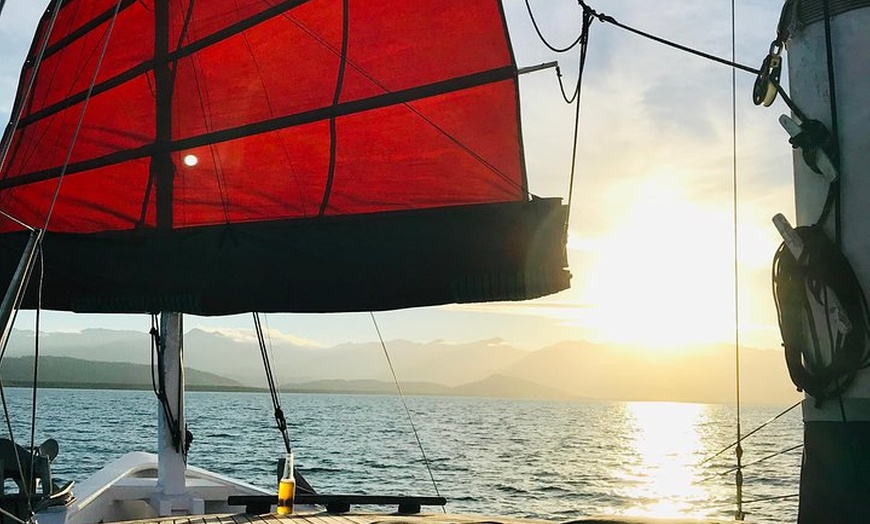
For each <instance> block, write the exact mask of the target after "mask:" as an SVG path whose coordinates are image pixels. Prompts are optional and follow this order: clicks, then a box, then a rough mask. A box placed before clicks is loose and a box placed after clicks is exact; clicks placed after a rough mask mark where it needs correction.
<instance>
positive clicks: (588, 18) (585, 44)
mask: <svg viewBox="0 0 870 524" xmlns="http://www.w3.org/2000/svg"><path fill="white" fill-rule="evenodd" d="M591 26H592V11H590V10H589V9H586V8H584V9H583V32H582V33H581V34H580V37H581V40H582V45H581V46H580V64H579V67H578V70H577V87H575V89H574V96H573V97H572V99H571V100H568V97H566V96H565V88H564V87H562V74H561V72H559V70H558V69H557V70H556V72H557V74H558V77H559V87H560V88H561V89H562V98H564V99H565V102H567V103H568V104H571V103H572V102H573V103H575V104H577V105H576V106H575V108H574V139H573V142H572V145H573V147H572V149H571V176H570V177H569V179H568V209H567V210H566V211H565V230H566V231H567V230H568V224H569V223H570V220H571V203H572V202H573V200H574V179H575V178H576V174H577V149H578V146H579V137H580V91H581V90H582V86H583V71H584V70H585V69H586V50H587V49H588V48H589V30H590V27H591Z"/></svg>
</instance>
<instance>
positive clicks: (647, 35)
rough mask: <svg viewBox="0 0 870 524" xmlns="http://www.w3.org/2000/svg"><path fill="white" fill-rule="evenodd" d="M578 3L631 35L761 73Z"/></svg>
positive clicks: (583, 3)
mask: <svg viewBox="0 0 870 524" xmlns="http://www.w3.org/2000/svg"><path fill="white" fill-rule="evenodd" d="M578 2H579V3H580V5H581V6H583V7H585V8H587V9H590V10H591V11H592V14H593V15H594V16H595V17H596V18H597V19H599V20H600V21H602V22H605V23H608V24H613V25H615V26H616V27H618V28H620V29H624V30H626V31H628V32H630V33H634V34H636V35H638V36H642V37H644V38H648V39H650V40H653V41H655V42H658V43H660V44H664V45H666V46H668V47H673V48H674V49H679V50H680V51H683V52H686V53H689V54H692V55H695V56H699V57H701V58H706V59H707V60H712V61H713V62H718V63H720V64H723V65H727V66H729V67H733V68H737V69H740V70H741V71H745V72H747V73H752V74H753V75H757V74H758V73H759V71H758V69H755V68H754V67H749V66H747V65H743V64H739V63H737V62H734V61H733V60H726V59H725V58H720V57H718V56H716V55H712V54H710V53H705V52H703V51H699V50H697V49H692V48H691V47H687V46H684V45H682V44H678V43H676V42H673V41H670V40H666V39H664V38H661V37H658V36H655V35H653V34H650V33H647V32H645V31H641V30H640V29H635V28H634V27H631V26H628V25H625V24H623V23H621V22H619V21H617V20H616V19H615V18H613V17H612V16H608V15H606V14H604V13H599V12H597V11H595V10H594V9H592V8H591V7H589V6H588V5H586V3H585V2H584V1H583V0H578Z"/></svg>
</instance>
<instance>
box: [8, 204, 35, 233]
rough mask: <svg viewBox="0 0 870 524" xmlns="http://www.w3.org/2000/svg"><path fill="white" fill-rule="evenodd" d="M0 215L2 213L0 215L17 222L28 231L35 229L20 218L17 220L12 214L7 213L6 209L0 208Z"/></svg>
mask: <svg viewBox="0 0 870 524" xmlns="http://www.w3.org/2000/svg"><path fill="white" fill-rule="evenodd" d="M0 215H2V216H4V217H6V218H8V219H9V220H11V221H13V222H15V223H16V224H18V225H19V226H21V227H23V228H24V229H26V230H28V231H34V230H35V229H36V228H35V227H33V226H31V225H29V224H26V223H24V222H22V221H21V220H18V219H17V218H15V217H14V216H12V215H10V214H9V213H7V212H6V211H3V210H2V209H0Z"/></svg>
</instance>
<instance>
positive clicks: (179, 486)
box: [152, 312, 205, 516]
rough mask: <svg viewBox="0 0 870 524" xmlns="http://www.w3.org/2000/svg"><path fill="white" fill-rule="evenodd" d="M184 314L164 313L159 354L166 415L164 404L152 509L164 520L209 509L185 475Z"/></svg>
mask: <svg viewBox="0 0 870 524" xmlns="http://www.w3.org/2000/svg"><path fill="white" fill-rule="evenodd" d="M183 334H184V331H183V325H182V314H181V313H173V312H163V313H161V314H160V344H161V346H162V348H161V349H162V351H160V352H158V354H159V356H160V358H161V359H162V362H161V363H160V366H159V367H160V369H161V371H162V372H163V376H162V377H160V380H161V381H162V383H163V384H164V385H165V394H166V400H167V403H166V406H168V407H169V410H170V413H166V412H165V409H166V408H165V406H164V404H163V403H161V404H160V405H159V406H158V408H157V492H156V493H155V495H154V497H153V498H152V506H153V507H154V509H155V511H157V513H158V514H159V515H160V516H168V515H172V514H173V513H182V514H203V513H204V512H205V507H204V504H203V501H202V499H200V498H195V497H191V496H190V495H189V494H188V493H187V485H186V481H185V473H186V471H187V463H186V457H185V451H184V447H185V445H186V443H185V435H186V433H187V431H186V424H185V416H184V387H185V384H184V357H183V354H182V340H183V336H184V335H183ZM169 420H174V421H176V422H175V423H176V424H177V426H176V427H177V431H178V432H179V434H178V435H177V438H178V439H179V445H178V446H177V447H176V445H175V442H174V439H173V429H172V428H171V427H170V426H169V422H168V421H169Z"/></svg>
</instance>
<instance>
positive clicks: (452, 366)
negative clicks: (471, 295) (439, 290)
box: [0, 329, 799, 404]
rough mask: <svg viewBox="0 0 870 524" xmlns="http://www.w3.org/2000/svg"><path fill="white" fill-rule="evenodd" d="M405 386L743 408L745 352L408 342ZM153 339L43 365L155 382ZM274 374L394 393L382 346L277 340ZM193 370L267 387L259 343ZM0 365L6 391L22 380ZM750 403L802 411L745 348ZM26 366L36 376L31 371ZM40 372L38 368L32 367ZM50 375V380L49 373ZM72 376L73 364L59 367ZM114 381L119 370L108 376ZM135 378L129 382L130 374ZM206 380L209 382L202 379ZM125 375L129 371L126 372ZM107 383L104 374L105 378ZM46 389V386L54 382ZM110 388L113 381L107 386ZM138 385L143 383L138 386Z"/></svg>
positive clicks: (218, 337) (21, 350) (196, 335)
mask: <svg viewBox="0 0 870 524" xmlns="http://www.w3.org/2000/svg"><path fill="white" fill-rule="evenodd" d="M33 342H34V341H33V332H30V331H18V330H16V331H15V332H14V334H13V337H12V339H11V341H10V344H9V347H8V349H7V357H16V356H18V357H20V356H24V355H28V354H31V353H32V348H33ZM386 346H387V349H388V352H389V357H390V360H391V361H392V363H393V367H394V369H395V371H396V375H397V377H398V378H399V380H400V383H401V384H402V385H403V390H404V391H405V392H406V393H408V394H445V395H467V396H501V397H505V396H506V397H528V398H572V397H573V398H576V397H580V398H589V399H616V400H670V401H693V402H732V401H733V400H734V349H733V347H732V346H728V345H724V344H721V345H704V346H696V347H693V348H691V350H684V351H661V350H658V349H646V350H645V349H638V348H632V347H627V346H615V345H600V344H592V343H589V342H584V341H566V342H561V343H559V344H556V345H552V346H548V347H544V348H541V349H538V350H534V351H529V350H525V349H520V348H516V347H513V346H511V345H510V344H507V343H506V342H504V341H502V340H499V339H491V340H481V341H476V342H470V343H463V344H455V343H448V342H444V341H432V342H427V343H418V342H410V341H406V340H395V341H390V342H388V343H387V344H386ZM150 347H151V340H150V337H149V336H148V335H147V334H144V333H141V332H136V331H117V330H106V329H87V330H84V331H81V332H77V333H46V334H43V335H41V337H40V354H41V355H43V356H48V357H66V358H69V357H75V358H76V359H82V360H87V361H96V362H100V363H127V364H135V365H139V366H142V367H141V368H138V370H137V371H135V373H138V375H136V376H137V377H139V379H137V380H141V377H146V378H147V380H148V381H150V376H149V375H148V374H147V373H148V366H150V362H151V349H150ZM271 353H272V368H273V370H274V372H275V375H276V379H277V381H278V383H279V384H280V385H282V389H283V390H287V391H290V390H293V391H353V392H375V393H384V392H390V391H394V390H395V386H394V385H393V379H392V374H391V372H390V368H389V366H388V365H387V361H386V358H385V355H384V349H383V348H382V347H381V345H380V343H379V342H372V343H354V344H341V345H337V346H333V347H329V348H322V347H312V346H305V345H298V344H294V343H291V342H288V341H287V338H286V337H274V338H273V344H272V347H271ZM184 355H185V366H186V368H187V369H188V372H187V376H188V380H189V383H190V384H191V385H192V386H193V387H197V386H198V387H207V386H208V384H212V385H214V386H217V387H221V388H227V387H229V388H232V387H255V388H263V387H265V384H266V381H265V375H264V373H263V366H262V360H261V357H260V354H259V349H258V347H257V344H256V342H254V341H253V339H252V338H251V339H250V340H249V339H246V338H245V337H244V336H240V335H239V334H238V333H237V332H226V333H225V332H221V331H204V330H200V329H193V330H190V331H189V332H188V333H187V334H186V336H185V347H184ZM7 360H9V361H10V362H11V361H14V360H17V359H8V358H7V359H4V361H3V363H2V365H0V373H2V375H3V377H4V381H5V380H6V377H7V376H8V374H9V373H11V372H12V368H11V366H10V364H7ZM741 363H742V365H741V375H742V381H741V395H742V399H743V400H744V401H746V402H753V403H775V404H782V403H791V402H794V401H795V400H797V399H798V398H799V396H798V394H797V393H796V391H795V388H794V386H792V385H791V382H790V381H789V378H788V374H787V372H786V368H785V363H784V362H783V358H782V355H781V353H780V352H778V351H770V350H760V349H751V348H742V349H741ZM67 364H68V365H67V366H66V370H67V374H68V375H69V376H70V380H67V381H64V380H59V379H56V380H55V381H57V382H82V381H84V382H86V383H95V380H96V379H88V375H89V374H93V373H96V370H97V369H98V367H94V366H91V367H87V366H85V367H81V368H77V369H79V371H75V370H74V369H73V366H70V365H69V363H67ZM22 365H26V363H25V364H22ZM30 365H31V366H32V361H31V362H30ZM41 366H42V367H43V368H44V369H45V370H46V371H44V372H41V374H42V373H48V371H47V369H48V368H47V367H46V365H44V364H41ZM59 369H63V365H59ZM99 369H100V370H101V371H100V372H101V373H103V372H105V373H108V374H109V375H111V373H112V370H111V367H105V365H103V367H99ZM126 372H128V371H125V373H126ZM198 372H201V373H198ZM117 373H121V371H117ZM101 376H102V375H101ZM43 377H44V379H45V380H47V375H43ZM101 380H102V379H101ZM131 380H132V379H131Z"/></svg>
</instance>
